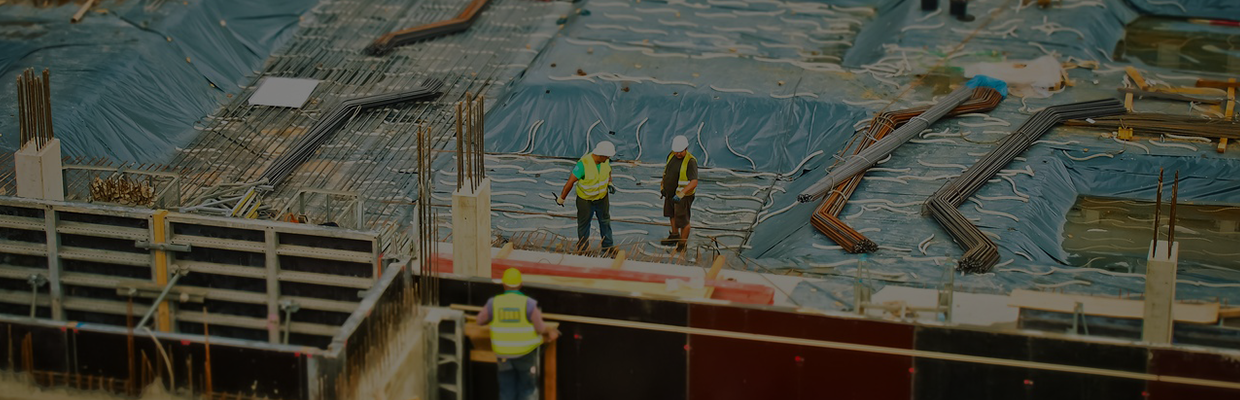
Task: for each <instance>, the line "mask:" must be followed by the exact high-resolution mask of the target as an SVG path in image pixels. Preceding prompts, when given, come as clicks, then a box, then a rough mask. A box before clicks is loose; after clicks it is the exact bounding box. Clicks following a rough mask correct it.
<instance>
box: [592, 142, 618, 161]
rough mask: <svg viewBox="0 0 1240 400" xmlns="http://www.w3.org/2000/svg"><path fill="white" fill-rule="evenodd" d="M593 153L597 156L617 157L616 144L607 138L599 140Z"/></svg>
mask: <svg viewBox="0 0 1240 400" xmlns="http://www.w3.org/2000/svg"><path fill="white" fill-rule="evenodd" d="M593 153H594V155H596V156H602V157H615V155H616V145H614V144H611V142H608V141H606V140H604V141H601V142H598V144H596V145H594V152H593Z"/></svg>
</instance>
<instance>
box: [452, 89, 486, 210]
mask: <svg viewBox="0 0 1240 400" xmlns="http://www.w3.org/2000/svg"><path fill="white" fill-rule="evenodd" d="M484 106H485V101H484V100H483V97H482V95H478V97H473V96H472V95H471V94H470V93H469V92H465V101H462V102H458V103H456V190H461V188H463V187H465V181H466V180H468V181H469V185H470V190H471V191H476V190H478V185H479V184H481V183H482V180H483V179H486V153H485V151H484V150H483V147H482V138H483V136H484V135H483V133H484V131H483V123H482V120H483V114H484V112H485V107H484Z"/></svg>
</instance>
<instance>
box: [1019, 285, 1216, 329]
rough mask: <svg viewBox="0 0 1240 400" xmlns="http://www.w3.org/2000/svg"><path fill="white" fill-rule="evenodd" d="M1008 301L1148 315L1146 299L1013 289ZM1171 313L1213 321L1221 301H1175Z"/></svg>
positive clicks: (1181, 317) (1060, 308)
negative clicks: (1078, 306) (1079, 306)
mask: <svg viewBox="0 0 1240 400" xmlns="http://www.w3.org/2000/svg"><path fill="white" fill-rule="evenodd" d="M1009 299H1010V300H1009V301H1008V305H1010V306H1012V307H1020V308H1028V309H1033V310H1044V311H1054V312H1062V313H1073V312H1075V310H1076V304H1077V303H1081V306H1082V309H1083V310H1084V313H1085V314H1086V315H1102V316H1108V317H1116V318H1132V319H1142V318H1144V316H1145V302H1144V301H1141V300H1124V299H1114V298H1107V297H1094V296H1083V295H1073V294H1063V293H1048V292H1037V291H1032V290H1021V289H1017V290H1013V291H1012V294H1011V296H1010V297H1009ZM1171 312H1172V317H1174V318H1175V320H1176V321H1179V322H1190V323H1199V324H1213V323H1215V322H1218V314H1219V305H1218V303H1210V304H1199V303H1175V304H1174V305H1173V306H1172V309H1171Z"/></svg>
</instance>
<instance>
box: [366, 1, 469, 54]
mask: <svg viewBox="0 0 1240 400" xmlns="http://www.w3.org/2000/svg"><path fill="white" fill-rule="evenodd" d="M489 2H490V0H474V1H472V2H470V3H469V5H467V6H465V9H464V10H461V13H460V14H457V16H456V17H455V18H452V19H447V20H443V21H439V22H432V23H429V24H425V25H418V26H415V27H412V28H408V29H402V30H399V31H395V32H389V33H387V34H384V35H383V36H380V37H379V38H378V39H375V41H374V42H372V43H370V45H369V46H366V54H370V55H373V56H381V55H384V54H387V52H389V51H391V50H392V49H393V48H396V47H400V46H404V45H407V44H410V43H414V42H417V41H420V40H426V39H431V38H436V37H439V36H443V35H451V34H453V33H457V32H462V31H464V30H466V29H469V27H470V26H472V25H473V24H474V20H476V19H478V15H479V14H481V13H482V9H483V8H486V6H487V3H489Z"/></svg>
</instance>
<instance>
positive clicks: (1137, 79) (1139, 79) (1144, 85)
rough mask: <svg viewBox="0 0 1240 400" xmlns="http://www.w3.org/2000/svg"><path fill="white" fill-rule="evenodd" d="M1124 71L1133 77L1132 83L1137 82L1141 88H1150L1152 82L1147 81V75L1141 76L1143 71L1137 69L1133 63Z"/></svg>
mask: <svg viewBox="0 0 1240 400" xmlns="http://www.w3.org/2000/svg"><path fill="white" fill-rule="evenodd" d="M1124 71H1127V72H1128V77H1129V78H1132V83H1135V84H1137V87H1139V88H1141V90H1146V89H1149V87H1150V84H1149V83H1146V82H1145V77H1143V76H1141V71H1137V69H1136V68H1133V67H1132V66H1131V65H1130V66H1128V67H1125V68H1124Z"/></svg>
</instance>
